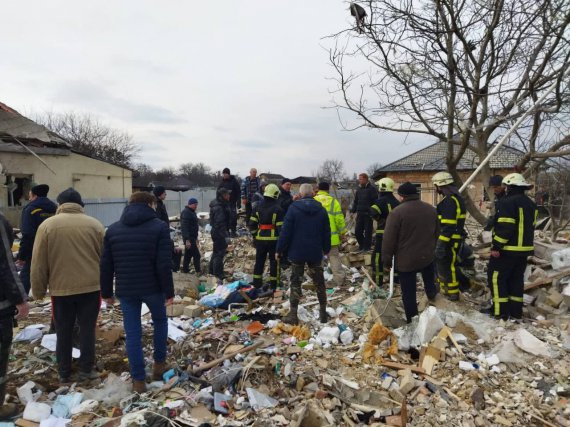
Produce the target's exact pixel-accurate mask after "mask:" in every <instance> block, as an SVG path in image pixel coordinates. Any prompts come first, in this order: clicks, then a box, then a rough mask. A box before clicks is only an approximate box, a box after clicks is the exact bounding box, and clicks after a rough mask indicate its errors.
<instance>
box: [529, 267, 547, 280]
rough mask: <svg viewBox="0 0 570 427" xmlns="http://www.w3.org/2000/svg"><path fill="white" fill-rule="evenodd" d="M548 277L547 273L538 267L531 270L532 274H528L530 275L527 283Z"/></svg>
mask: <svg viewBox="0 0 570 427" xmlns="http://www.w3.org/2000/svg"><path fill="white" fill-rule="evenodd" d="M547 276H548V273H547V272H546V271H544V270H543V269H542V268H540V267H536V268H534V269H533V270H532V273H530V275H529V276H528V279H527V280H528V281H529V282H534V281H536V280H538V279H543V278H545V277H547Z"/></svg>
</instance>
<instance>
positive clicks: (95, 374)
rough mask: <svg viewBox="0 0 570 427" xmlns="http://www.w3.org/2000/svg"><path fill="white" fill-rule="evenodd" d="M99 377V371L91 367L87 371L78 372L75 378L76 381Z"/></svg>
mask: <svg viewBox="0 0 570 427" xmlns="http://www.w3.org/2000/svg"><path fill="white" fill-rule="evenodd" d="M99 377H100V375H99V373H98V372H97V371H96V370H94V369H92V370H91V371H89V372H80V373H79V375H78V376H77V380H78V381H91V380H96V379H98V378H99Z"/></svg>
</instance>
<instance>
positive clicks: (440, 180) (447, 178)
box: [431, 172, 453, 187]
mask: <svg viewBox="0 0 570 427" xmlns="http://www.w3.org/2000/svg"><path fill="white" fill-rule="evenodd" d="M431 182H433V184H434V185H437V186H438V187H443V186H444V185H449V184H453V177H452V176H451V174H450V173H449V172H438V173H436V174H435V175H434V176H432V178H431Z"/></svg>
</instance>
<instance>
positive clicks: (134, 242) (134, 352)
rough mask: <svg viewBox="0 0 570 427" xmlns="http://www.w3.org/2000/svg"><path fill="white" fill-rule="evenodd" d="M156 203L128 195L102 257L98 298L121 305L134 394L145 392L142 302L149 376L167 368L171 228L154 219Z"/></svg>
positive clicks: (142, 196)
mask: <svg viewBox="0 0 570 427" xmlns="http://www.w3.org/2000/svg"><path fill="white" fill-rule="evenodd" d="M155 203H156V202H155V199H154V197H152V195H150V194H149V193H146V192H144V191H141V192H137V193H133V194H132V195H131V197H130V199H129V204H128V205H127V206H126V207H125V209H124V211H123V214H122V215H121V219H120V220H119V221H118V222H116V223H114V224H112V225H111V226H110V227H109V229H108V230H107V233H106V234H105V243H104V247H103V255H102V256H101V276H100V283H101V296H102V297H103V298H104V299H105V301H106V302H107V303H108V304H113V303H114V297H115V296H116V297H117V298H118V299H119V301H120V303H121V310H122V312H123V325H124V329H125V334H126V350H127V357H128V359H129V365H130V371H131V378H132V380H133V391H135V392H137V393H143V392H144V391H145V390H146V385H145V377H146V370H145V358H144V352H143V345H142V328H141V306H142V304H143V303H145V304H146V305H147V307H148V308H149V310H150V313H151V316H152V323H153V326H154V339H153V342H154V354H153V359H154V364H153V368H152V377H153V379H154V380H159V379H162V374H163V373H164V372H165V371H166V370H167V365H166V355H167V339H168V318H167V317H166V307H165V305H170V304H172V299H173V297H174V283H173V279H172V271H171V268H170V262H171V242H172V241H171V239H170V231H169V229H168V227H167V226H166V225H165V224H164V222H163V221H160V220H159V219H158V218H157V216H156V212H155V211H154V209H153V206H154V205H155ZM113 278H114V279H115V280H114V281H113ZM113 284H114V286H113ZM113 288H114V289H113Z"/></svg>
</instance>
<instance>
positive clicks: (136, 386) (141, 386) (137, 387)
mask: <svg viewBox="0 0 570 427" xmlns="http://www.w3.org/2000/svg"><path fill="white" fill-rule="evenodd" d="M133 392H134V393H138V394H142V393H144V392H146V383H145V382H144V381H138V380H133Z"/></svg>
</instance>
